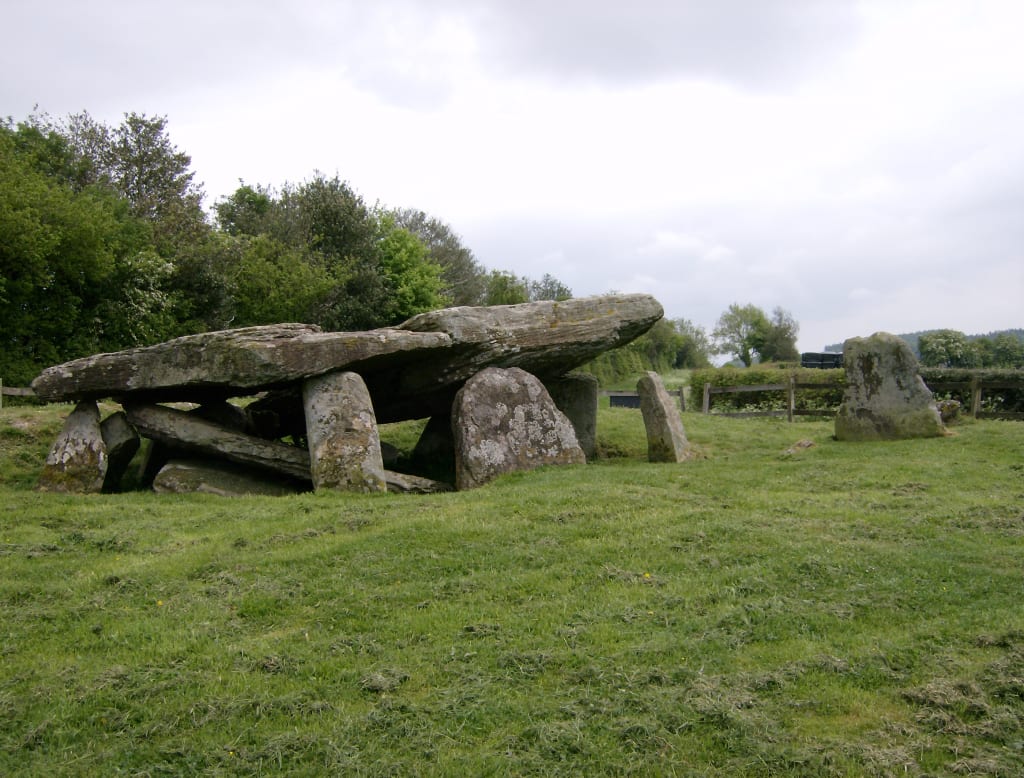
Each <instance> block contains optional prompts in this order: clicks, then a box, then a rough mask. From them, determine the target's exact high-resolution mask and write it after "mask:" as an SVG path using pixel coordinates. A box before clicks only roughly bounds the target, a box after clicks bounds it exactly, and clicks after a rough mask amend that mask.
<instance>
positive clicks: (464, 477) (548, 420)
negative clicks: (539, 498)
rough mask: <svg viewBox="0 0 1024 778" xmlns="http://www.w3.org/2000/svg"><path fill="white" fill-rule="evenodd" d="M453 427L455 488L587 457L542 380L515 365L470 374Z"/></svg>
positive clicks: (458, 399)
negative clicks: (473, 374) (513, 366)
mask: <svg viewBox="0 0 1024 778" xmlns="http://www.w3.org/2000/svg"><path fill="white" fill-rule="evenodd" d="M452 431H453V432H454V434H455V485H456V487H457V488H458V489H471V488H473V487H476V486H481V485H483V484H485V483H487V482H488V481H491V480H493V479H494V478H496V477H497V476H499V475H502V474H504V473H512V472H516V471H519V470H531V469H533V468H536V467H540V466H542V465H568V464H584V463H585V462H586V461H587V459H586V456H585V455H584V453H583V450H582V449H581V448H580V446H579V443H578V442H577V440H576V433H575V431H574V430H573V428H572V424H570V422H569V420H568V419H567V418H566V417H565V415H564V414H563V413H562V412H561V411H559V410H558V408H557V407H555V403H554V402H553V401H552V399H551V396H550V395H549V394H548V392H547V390H546V389H545V388H544V385H543V384H542V383H541V382H540V380H539V379H537V378H536V377H535V376H533V375H530V374H529V373H527V372H526V371H525V370H521V369H519V368H496V367H490V368H487V369H486V370H482V371H480V372H479V373H477V374H476V375H475V376H473V377H472V378H471V379H469V381H467V382H466V384H465V386H463V387H462V389H460V390H459V392H458V394H457V395H456V397H455V403H454V405H453V407H452Z"/></svg>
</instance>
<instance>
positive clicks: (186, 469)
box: [153, 459, 308, 497]
mask: <svg viewBox="0 0 1024 778" xmlns="http://www.w3.org/2000/svg"><path fill="white" fill-rule="evenodd" d="M306 488H307V489H308V484H306ZM153 490H154V491H156V492H170V493H174V494H191V493H194V492H199V493H203V494H217V495H221V496H222V497H241V496H243V495H249V494H255V495H265V496H269V497H280V496H282V495H288V494H296V493H298V492H301V491H303V486H302V484H300V483H298V482H296V481H290V480H288V479H285V478H281V477H279V476H275V475H273V474H271V473H268V472H266V471H263V472H258V471H256V470H251V469H248V468H245V467H243V466H241V465H236V464H232V463H230V462H220V461H210V460H181V459H172V460H171V461H170V462H168V463H167V464H166V465H164V466H163V467H162V468H161V469H160V472H159V473H158V474H157V476H156V478H155V479H154V480H153Z"/></svg>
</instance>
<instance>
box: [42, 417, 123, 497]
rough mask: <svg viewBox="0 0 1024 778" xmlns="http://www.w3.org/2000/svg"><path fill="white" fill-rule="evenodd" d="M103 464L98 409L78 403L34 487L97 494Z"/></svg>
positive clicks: (104, 453)
mask: <svg viewBox="0 0 1024 778" xmlns="http://www.w3.org/2000/svg"><path fill="white" fill-rule="evenodd" d="M107 465H108V459H107V447H106V445H104V443H103V433H102V431H101V429H100V411H99V408H97V407H96V403H94V402H80V403H78V405H77V406H76V407H75V409H74V410H73V411H72V412H71V413H70V414H69V415H68V417H67V419H65V420H64V426H63V428H62V429H61V432H60V435H58V436H57V440H56V441H54V444H53V446H52V447H51V448H50V453H49V454H48V455H47V457H46V464H45V465H44V467H43V472H42V473H41V474H40V476H39V483H38V485H37V487H36V488H37V489H39V491H42V492H70V493H78V494H93V493H97V492H99V491H101V490H102V489H103V481H104V479H105V477H106V474H107Z"/></svg>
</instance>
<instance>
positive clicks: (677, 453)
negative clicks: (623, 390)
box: [636, 371, 690, 462]
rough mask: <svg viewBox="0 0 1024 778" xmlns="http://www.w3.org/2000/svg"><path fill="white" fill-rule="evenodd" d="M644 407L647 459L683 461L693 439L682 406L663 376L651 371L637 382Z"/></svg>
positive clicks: (641, 404) (637, 388)
mask: <svg viewBox="0 0 1024 778" xmlns="http://www.w3.org/2000/svg"><path fill="white" fill-rule="evenodd" d="M636 391H637V394H639V395H640V411H641V413H642V414H643V417H644V427H646V428H647V459H648V460H649V461H651V462H682V461H683V460H684V459H686V453H687V450H688V449H689V445H690V444H689V443H688V442H687V440H686V432H685V431H684V430H683V420H682V418H681V417H680V416H679V408H678V406H677V405H676V403H674V402H673V401H672V397H671V395H669V393H668V391H666V389H665V384H664V383H662V380H661V376H660V375H658V374H657V373H654V372H651V371H648V372H647V373H646V374H645V375H644V376H643V377H642V378H641V379H640V380H639V381H637V384H636Z"/></svg>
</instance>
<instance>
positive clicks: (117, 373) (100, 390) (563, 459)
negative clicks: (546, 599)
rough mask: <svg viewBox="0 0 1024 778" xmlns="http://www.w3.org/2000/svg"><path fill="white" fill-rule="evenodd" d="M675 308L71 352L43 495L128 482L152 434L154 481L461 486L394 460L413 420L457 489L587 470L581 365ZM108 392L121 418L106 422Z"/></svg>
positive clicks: (587, 411) (581, 303) (263, 331)
mask: <svg viewBox="0 0 1024 778" xmlns="http://www.w3.org/2000/svg"><path fill="white" fill-rule="evenodd" d="M662 316H663V310H662V307H661V305H660V303H658V301H657V300H655V299H654V298H653V297H651V296H649V295H641V294H629V295H618V294H616V295H603V296H596V297H586V298H576V299H571V300H566V301H562V302H553V301H544V302H536V303H524V304H521V305H501V306H485V307H458V308H448V309H444V310H438V311H432V312H429V313H424V314H420V315H418V316H414V317H413V318H411V319H409V320H408V321H406V322H404V323H403V324H400V325H398V326H397V327H388V328H381V329H375V330H370V331H365V332H323V331H322V330H321V329H320V328H319V327H317V326H315V325H309V324H275V325H267V326H259V327H245V328H240V329H233V330H222V331H218V332H207V333H203V334H199V335H189V336H185V337H181V338H177V339H175V340H170V341H167V342H165V343H160V344H157V345H154V346H149V347H145V348H137V349H129V350H126V351H119V352H116V353H109V354H96V355H93V356H90V357H85V358H83V359H77V360H73V361H71V362H66V363H64V364H61V365H56V366H54V367H50V368H47V369H46V370H44V371H43V372H42V373H41V374H40V375H39V376H38V377H37V378H36V379H35V380H34V381H33V382H32V388H33V390H34V391H35V393H36V395H37V396H38V397H40V398H41V399H43V400H45V401H47V402H74V403H77V406H76V408H75V410H74V411H73V412H72V413H71V414H70V416H69V417H68V420H67V422H66V423H65V425H64V428H63V430H62V431H61V434H60V436H59V437H58V440H57V441H56V442H55V443H54V445H53V447H52V449H51V451H50V454H49V456H48V457H47V462H46V466H45V467H44V471H43V474H42V476H41V477H40V483H39V488H40V489H43V490H51V491H66V492H96V491H116V490H117V489H118V488H119V484H120V483H121V480H122V477H123V473H124V470H125V468H126V467H127V462H128V461H130V460H131V458H132V457H131V455H132V454H134V453H135V448H137V447H138V445H139V436H141V437H142V438H145V439H147V440H148V441H150V443H149V445H148V446H147V448H146V450H147V451H148V455H147V456H148V460H147V462H146V464H145V468H144V473H143V476H142V480H143V482H144V483H146V484H151V485H152V486H153V488H155V489H157V490H165V491H207V492H211V493H216V494H236V493H262V494H281V493H288V492H294V491H296V490H302V489H310V488H314V489H337V490H345V491H356V492H380V491H403V492H430V491H438V490H445V489H449V488H452V486H451V484H449V483H446V482H445V481H442V480H437V479H432V478H427V477H425V476H422V475H419V474H407V473H399V472H396V471H394V470H390V469H386V468H385V466H384V459H385V454H384V451H385V446H383V445H382V443H381V441H380V437H379V432H378V424H383V423H390V422H396V421H403V420H407V419H429V421H428V423H427V425H426V428H425V429H424V431H423V437H422V438H421V440H420V442H419V443H418V444H417V446H416V452H414V457H413V458H414V459H415V458H416V454H417V453H418V454H420V455H421V456H422V457H423V458H425V459H426V460H428V461H429V462H430V463H431V464H432V465H434V466H435V470H437V469H440V470H442V471H444V472H447V473H451V474H452V475H453V479H449V480H454V481H455V484H454V486H455V487H456V488H459V489H465V488H472V487H475V486H479V485H481V484H483V483H486V482H487V481H489V480H491V479H492V478H494V477H496V476H497V475H499V474H501V473H503V472H509V471H511V470H521V469H530V468H533V467H537V466H540V465H545V464H566V463H580V462H584V461H586V457H587V456H588V455H590V456H592V455H593V449H594V439H595V432H594V430H595V426H596V416H597V384H596V380H595V379H594V378H593V377H592V376H589V375H586V374H582V373H574V372H573V371H574V369H575V368H577V367H579V366H581V365H583V364H585V363H586V362H589V361H590V360H592V359H594V358H595V357H596V356H598V355H599V354H601V353H603V352H604V351H608V350H610V349H614V348H618V347H619V346H622V345H625V344H626V343H629V342H630V341H632V340H634V339H635V338H637V337H639V336H640V335H642V334H643V333H645V332H647V331H648V330H649V329H650V328H651V327H652V326H653V325H654V324H655V323H656V322H657V321H658V320H659V319H660V318H661V317H662ZM496 371H497V372H496ZM478 377H479V378H478ZM474 379H475V380H474ZM549 387H550V391H549ZM100 400H106V401H110V402H114V403H117V404H119V405H120V406H121V408H122V410H120V411H116V412H115V413H114V414H111V416H109V417H108V419H107V420H103V421H101V419H100V413H99V410H98V406H97V402H98V401H100ZM111 419H114V421H111ZM133 446H134V447H133ZM439 464H440V465H445V467H441V468H437V467H436V466H437V465H439Z"/></svg>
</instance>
